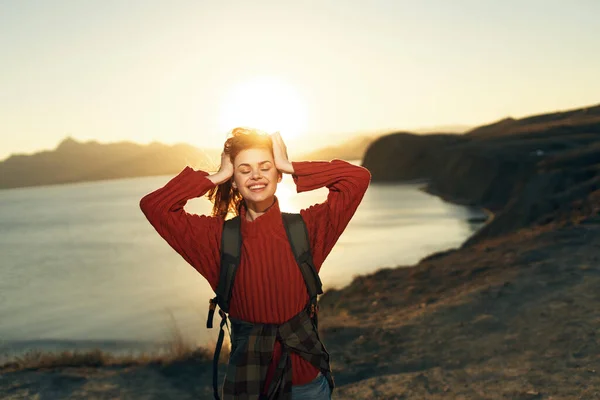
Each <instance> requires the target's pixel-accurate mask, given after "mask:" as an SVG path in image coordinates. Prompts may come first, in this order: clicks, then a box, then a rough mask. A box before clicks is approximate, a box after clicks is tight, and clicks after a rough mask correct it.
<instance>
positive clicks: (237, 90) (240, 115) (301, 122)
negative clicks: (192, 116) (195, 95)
mask: <svg viewBox="0 0 600 400" xmlns="http://www.w3.org/2000/svg"><path fill="white" fill-rule="evenodd" d="M219 124H220V128H221V130H223V131H226V130H229V129H231V127H232V126H255V127H260V129H262V130H264V131H267V132H274V131H279V132H281V134H282V136H283V137H284V138H285V139H295V138H297V137H298V136H300V135H301V134H302V133H304V130H305V127H306V106H305V103H304V102H303V101H302V99H301V97H300V95H299V94H298V92H297V91H296V90H295V89H294V88H293V87H292V86H290V85H289V84H287V83H286V82H283V81H281V80H279V79H277V78H274V77H257V78H255V79H252V80H250V81H247V82H245V83H243V84H240V85H238V86H236V87H234V88H233V89H232V90H231V91H230V92H229V93H228V94H227V95H226V97H225V99H224V102H223V104H222V106H221V113H220V121H219Z"/></svg>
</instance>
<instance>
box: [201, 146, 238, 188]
mask: <svg viewBox="0 0 600 400" xmlns="http://www.w3.org/2000/svg"><path fill="white" fill-rule="evenodd" d="M232 176H233V163H232V162H231V158H230V157H229V154H226V153H225V152H222V153H221V166H220V167H219V171H218V172H216V173H214V174H212V175H209V176H207V178H208V179H210V180H211V181H212V182H213V183H214V184H216V185H219V184H221V183H223V182H225V181H227V180H228V179H230V178H231V177H232Z"/></svg>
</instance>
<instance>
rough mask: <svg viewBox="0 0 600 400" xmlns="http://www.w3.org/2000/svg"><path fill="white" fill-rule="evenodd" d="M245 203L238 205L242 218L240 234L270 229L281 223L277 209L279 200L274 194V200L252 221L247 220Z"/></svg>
mask: <svg viewBox="0 0 600 400" xmlns="http://www.w3.org/2000/svg"><path fill="white" fill-rule="evenodd" d="M247 211H248V210H247V209H246V205H245V204H244V205H242V207H240V218H241V220H242V235H244V236H246V235H252V236H254V235H256V234H258V233H259V232H260V231H271V230H273V228H275V227H276V226H277V225H279V224H282V222H281V221H282V220H281V211H280V209H279V200H278V199H277V196H275V202H274V203H273V205H272V206H270V207H269V209H268V210H267V211H266V212H265V213H264V214H262V215H260V216H259V217H258V218H256V219H255V220H254V221H248V220H247V219H246V213H247Z"/></svg>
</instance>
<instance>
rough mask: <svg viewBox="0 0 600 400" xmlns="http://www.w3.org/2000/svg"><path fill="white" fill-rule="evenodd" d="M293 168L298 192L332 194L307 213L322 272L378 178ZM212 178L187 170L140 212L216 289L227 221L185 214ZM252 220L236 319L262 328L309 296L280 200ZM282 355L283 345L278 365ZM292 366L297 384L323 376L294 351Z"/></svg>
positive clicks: (340, 164) (333, 167)
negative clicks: (223, 233) (373, 182)
mask: <svg viewBox="0 0 600 400" xmlns="http://www.w3.org/2000/svg"><path fill="white" fill-rule="evenodd" d="M292 164H293V166H294V175H293V179H294V182H295V184H296V190H297V192H298V193H301V192H305V191H309V190H314V189H318V188H321V187H327V188H328V189H329V194H328V195H327V200H326V201H324V202H323V203H319V204H315V205H313V206H310V207H309V208H307V209H303V210H301V211H300V214H301V215H302V217H303V219H304V221H305V223H306V226H307V229H308V232H309V239H310V243H311V248H312V253H313V260H314V263H315V266H316V268H317V270H320V268H321V265H322V264H323V261H325V259H326V257H327V255H328V254H329V253H330V252H331V249H332V248H333V246H334V245H335V243H336V242H337V240H338V238H339V237H340V235H341V234H342V232H343V231H344V229H345V228H346V226H347V225H348V223H349V222H350V219H351V218H352V216H353V215H354V213H355V211H356V209H357V207H358V205H359V204H360V202H361V200H362V198H363V196H364V194H365V191H366V190H367V187H368V185H369V182H370V179H371V175H370V173H369V171H368V170H367V169H365V168H363V167H360V166H356V165H353V164H350V163H348V162H346V161H343V160H332V161H330V162H327V161H301V162H292ZM207 175H208V173H206V172H204V171H195V170H193V169H192V168H190V167H186V168H184V170H183V171H181V173H179V175H177V176H176V177H174V178H173V179H171V180H170V181H169V182H168V183H167V184H166V185H165V186H164V187H162V188H160V189H158V190H156V191H154V192H152V193H149V194H148V195H146V196H144V197H143V198H142V199H141V201H140V208H141V209H142V212H143V213H144V214H145V215H146V218H147V219H148V221H149V222H150V223H151V224H152V226H153V227H154V228H155V229H156V231H157V232H158V233H159V234H160V236H161V237H162V238H163V239H165V240H166V241H167V243H169V245H170V246H171V247H172V248H173V249H174V250H175V251H176V252H177V253H179V254H180V255H181V256H182V257H183V258H184V259H185V260H186V261H187V262H188V263H189V264H190V265H192V266H193V267H194V268H195V269H196V270H197V271H198V272H199V273H200V274H201V275H202V276H204V277H205V278H206V279H207V280H208V282H209V284H210V285H211V287H212V288H213V289H215V288H216V286H217V284H218V279H219V271H220V265H219V264H220V249H221V243H220V241H221V232H222V229H223V219H222V218H220V217H212V216H205V215H196V214H190V213H187V212H186V211H185V210H184V206H185V204H186V202H187V201H188V200H190V199H192V198H195V197H200V196H203V195H204V194H206V193H207V192H208V190H209V189H211V188H212V187H214V186H215V184H214V183H213V182H212V181H210V180H209V179H207V178H206V176H207ZM245 216H246V209H245V208H244V207H242V211H241V217H242V218H241V220H242V227H241V229H242V238H243V245H242V256H241V262H240V266H239V270H238V273H237V276H236V279H235V284H234V287H233V291H232V296H231V305H230V310H229V311H230V315H231V316H232V317H235V318H238V319H241V320H245V321H249V322H254V323H270V324H281V323H283V322H285V321H287V320H289V319H290V318H292V317H293V316H294V315H296V314H297V313H298V312H300V311H301V310H302V308H303V307H304V306H305V305H306V303H307V301H308V294H307V291H306V286H305V284H304V280H303V278H302V274H301V273H300V269H299V268H298V265H297V264H296V261H295V259H294V254H293V253H292V250H291V248H290V245H289V242H288V240H287V236H286V232H285V228H284V226H283V221H282V219H281V211H280V209H279V203H278V201H277V200H276V202H275V204H274V205H273V206H272V207H271V208H269V209H268V210H267V212H265V213H264V214H262V215H261V216H259V217H258V218H256V219H255V220H254V221H247V220H246V218H245ZM339 267H340V268H343V266H339ZM280 354H281V349H280V346H278V345H276V346H275V348H274V351H273V364H275V363H276V362H277V360H278V359H279V356H280ZM292 369H293V378H292V381H293V384H294V385H302V384H306V383H308V382H310V381H311V380H313V379H314V378H315V377H316V375H317V373H318V371H317V370H316V369H315V368H314V367H313V366H312V365H311V364H309V363H308V362H307V361H305V360H304V359H302V358H301V357H299V356H297V355H296V354H293V353H292Z"/></svg>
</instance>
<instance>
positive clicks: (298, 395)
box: [292, 373, 331, 400]
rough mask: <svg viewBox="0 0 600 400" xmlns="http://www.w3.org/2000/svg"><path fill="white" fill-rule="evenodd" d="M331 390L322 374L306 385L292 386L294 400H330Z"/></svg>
mask: <svg viewBox="0 0 600 400" xmlns="http://www.w3.org/2000/svg"><path fill="white" fill-rule="evenodd" d="M330 399H331V389H330V388H329V383H328V382H327V379H326V378H325V376H324V375H323V374H321V373H319V375H317V377H316V378H315V379H313V380H312V381H311V382H309V383H307V384H305V385H294V386H292V400H330Z"/></svg>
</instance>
